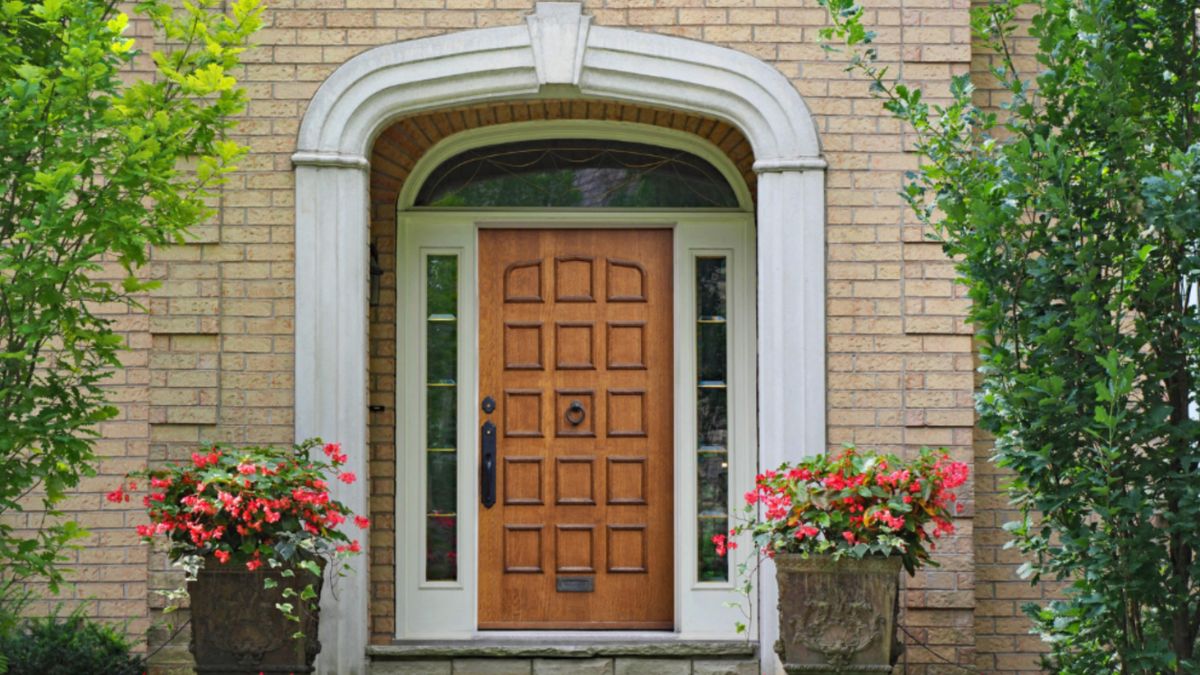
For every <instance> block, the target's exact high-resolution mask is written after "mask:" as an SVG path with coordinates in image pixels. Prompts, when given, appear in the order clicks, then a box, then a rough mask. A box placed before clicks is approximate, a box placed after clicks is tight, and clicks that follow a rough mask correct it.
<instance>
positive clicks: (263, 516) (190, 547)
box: [108, 440, 370, 570]
mask: <svg viewBox="0 0 1200 675" xmlns="http://www.w3.org/2000/svg"><path fill="white" fill-rule="evenodd" d="M317 445H320V442H319V441H315V440H313V441H306V442H305V443H302V444H300V445H298V446H295V447H294V448H291V449H284V450H278V449H274V448H238V449H230V448H223V447H220V446H213V447H212V448H210V449H208V450H207V451H205V452H196V453H193V454H192V458H191V462H185V463H183V464H177V465H171V466H168V467H165V468H162V469H156V470H154V471H149V472H142V473H141V474H138V475H141V476H144V477H145V478H147V479H148V480H149V484H150V488H151V491H150V492H149V493H148V494H147V495H145V496H144V497H143V498H142V503H143V504H144V505H145V506H146V509H147V512H148V514H149V516H150V523H149V524H146V525H138V526H137V533H138V535H140V536H141V537H143V538H144V539H147V540H150V539H151V538H153V537H155V536H165V537H166V538H167V539H168V540H169V541H170V543H171V548H170V555H171V557H172V559H179V558H181V557H183V556H185V555H199V556H211V557H212V558H214V559H215V560H216V561H217V562H218V563H220V564H227V563H229V562H230V561H236V562H237V563H239V564H244V565H245V566H246V568H247V569H250V570H255V569H259V568H260V567H262V566H263V564H264V563H265V562H267V561H269V560H274V561H276V562H277V563H280V564H287V563H290V562H293V561H296V560H304V559H312V558H313V557H315V556H323V557H326V558H332V557H334V556H338V555H352V554H355V553H359V552H360V551H361V550H362V547H361V546H360V544H359V543H358V540H353V541H352V540H351V539H350V538H349V537H348V536H347V535H346V534H345V533H344V532H342V531H341V530H339V529H338V528H339V526H341V525H342V524H343V523H345V522H346V520H347V518H348V517H353V519H354V524H355V525H356V526H357V527H358V528H359V529H365V528H367V527H368V526H369V525H370V521H369V520H368V519H367V518H365V517H363V516H356V515H354V514H352V513H351V511H350V509H349V508H347V507H346V506H345V505H343V504H342V503H340V502H338V501H336V500H334V499H332V498H331V496H330V494H329V483H328V482H327V480H326V478H325V476H328V475H336V476H337V477H338V479H340V480H341V481H343V482H345V483H347V484H349V483H353V482H354V481H355V480H356V476H355V475H354V474H353V473H352V472H349V471H343V470H342V469H341V467H342V465H344V464H345V463H346V461H347V459H348V457H347V455H346V454H345V453H343V452H342V450H341V446H340V445H338V444H337V443H329V444H326V445H324V446H323V453H324V455H325V458H328V459H327V460H326V459H325V458H319V457H318V458H313V457H310V456H309V454H310V453H309V450H310V449H312V448H314V447H316V446H317ZM136 490H137V483H136V482H134V481H132V480H129V481H127V482H126V483H125V484H123V485H121V486H120V487H118V488H117V489H116V490H113V491H112V492H111V493H109V494H108V500H109V501H112V502H127V501H129V499H130V497H129V494H128V493H129V492H131V491H136Z"/></svg>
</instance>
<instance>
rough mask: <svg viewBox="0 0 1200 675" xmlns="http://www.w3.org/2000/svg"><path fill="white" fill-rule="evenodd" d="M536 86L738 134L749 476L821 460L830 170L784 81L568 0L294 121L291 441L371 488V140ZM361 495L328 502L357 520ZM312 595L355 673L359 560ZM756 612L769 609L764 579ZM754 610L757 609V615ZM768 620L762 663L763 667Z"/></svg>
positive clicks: (394, 62) (409, 57)
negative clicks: (754, 465)
mask: <svg viewBox="0 0 1200 675" xmlns="http://www.w3.org/2000/svg"><path fill="white" fill-rule="evenodd" d="M545 85H566V87H563V86H556V87H555V95H556V96H560V95H561V92H562V91H563V90H570V91H574V92H577V95H578V96H579V97H581V98H593V99H612V100H618V101H626V102H631V103H640V104H646V105H651V106H656V107H663V108H673V109H678V110H684V111H690V112H696V113H699V114H703V115H708V116H711V117H716V118H718V119H722V120H725V121H727V122H729V123H730V124H732V125H733V126H735V127H736V128H738V129H739V130H740V131H741V132H742V133H743V134H745V135H746V137H747V139H748V140H749V141H750V144H751V146H752V147H753V149H754V154H755V158H756V161H755V164H754V169H755V171H756V172H758V174H759V177H758V202H757V205H756V221H757V222H756V226H757V250H758V260H757V268H758V331H757V334H758V359H759V363H758V365H759V368H758V370H759V379H758V390H759V396H758V398H759V411H758V436H759V452H758V463H759V465H760V466H772V465H775V464H778V463H780V462H781V461H784V460H787V459H796V458H798V457H801V456H803V455H806V454H814V453H818V452H823V451H824V449H825V447H826V433H825V204H824V185H825V176H824V168H825V161H824V160H823V159H822V158H821V155H820V146H819V144H818V141H817V134H816V129H815V126H814V124H813V120H812V117H811V115H810V113H809V111H808V109H807V108H806V107H805V105H804V102H803V100H802V99H801V97H800V95H799V94H798V93H797V92H796V89H795V88H794V87H793V86H792V83H791V82H790V81H789V80H788V79H787V78H786V77H784V76H783V75H782V74H781V73H780V72H779V71H777V70H775V69H774V68H772V67H771V66H770V65H768V64H766V63H764V62H762V61H760V60H758V59H756V58H754V57H752V56H750V55H748V54H744V53H742V52H738V51H735V50H731V49H726V48H722V47H717V46H715V45H710V44H706V43H702V42H696V41H692V40H685V39H682V38H675V37H668V36H662V35H654V34H650V33H642V32H637V31H632V30H625V29H618V28H609V27H603V26H592V25H591V18H590V17H587V16H584V15H583V14H582V11H581V7H580V5H579V4H577V3H565V2H564V3H558V2H542V3H539V4H538V5H537V8H536V11H535V13H534V14H533V15H531V16H529V17H527V22H526V25H524V26H508V27H498V28H487V29H479V30H470V31H462V32H457V33H450V34H447V35H442V36H438V37H432V38H425V39H421V40H413V41H409V42H402V43H396V44H390V45H385V46H382V47H377V48H375V49H372V50H369V51H367V52H364V53H362V54H360V55H358V56H356V57H354V58H353V59H351V60H349V61H347V62H346V63H345V64H343V65H342V66H340V67H339V68H338V69H337V70H336V71H334V73H333V74H332V75H330V77H329V78H328V79H327V80H326V81H325V83H324V84H322V86H321V88H320V89H319V90H318V91H317V93H316V95H315V96H314V97H313V100H312V101H311V103H310V104H309V106H308V109H307V111H306V113H305V116H304V120H303V122H302V123H301V127H300V133H299V138H298V140H297V151H296V153H295V154H294V155H293V156H292V161H293V163H294V164H295V166H296V172H295V173H296V347H295V349H296V352H295V364H296V382H295V387H296V389H295V394H296V409H295V415H296V436H297V438H304V437H308V436H322V437H324V438H326V439H328V440H337V441H340V442H341V443H342V444H343V445H344V446H345V447H346V448H348V449H349V450H350V451H351V464H352V465H354V466H353V468H354V469H355V470H357V471H358V472H359V473H360V474H362V475H366V474H367V464H368V462H367V460H368V457H367V353H368V352H367V297H368V294H367V286H368V284H367V279H368V274H367V270H368V269H369V267H368V234H369V222H370V221H369V219H368V206H369V204H368V200H369V195H368V185H369V170H370V165H369V162H368V160H367V158H368V157H369V156H370V150H371V147H372V144H373V143H374V140H375V138H376V136H377V135H378V134H379V133H381V132H382V131H383V130H384V129H385V128H386V127H387V126H388V124H389V123H390V122H391V121H392V120H395V119H397V118H399V117H403V116H405V115H410V114H413V113H415V112H419V111H425V110H433V109H438V108H447V107H453V106H462V105H468V104H473V103H480V102H486V101H492V100H504V99H528V98H530V97H535V96H537V95H538V93H539V91H540V90H541V88H542V87H543V86H545ZM368 483H369V481H365V480H364V481H358V482H357V483H356V484H354V485H350V486H346V485H341V484H339V485H338V486H336V489H335V496H336V497H337V498H338V499H341V500H342V501H344V502H345V503H346V504H347V505H349V506H350V507H351V508H353V509H354V510H355V511H356V512H366V511H367V497H368V495H367V489H368ZM350 567H351V573H350V576H348V577H347V578H344V579H341V580H340V581H339V584H338V591H337V594H336V597H335V596H334V594H332V593H326V594H325V595H324V596H323V597H322V602H321V610H322V615H323V618H324V620H323V621H322V622H321V635H320V638H321V643H322V646H323V649H322V652H321V655H320V658H319V662H318V663H319V667H320V669H321V672H323V673H338V674H339V675H365V673H366V669H367V658H366V643H367V638H368V628H367V602H368V597H369V579H368V571H367V562H366V557H365V556H360V557H358V558H357V559H356V560H355V561H354V562H353V563H352V564H351V565H350ZM759 588H760V602H759V606H760V607H762V606H764V605H765V606H766V607H773V606H774V598H775V597H776V589H775V587H774V579H773V574H772V573H771V570H765V571H764V574H763V575H762V576H761V580H760V584H759ZM764 601H765V602H764ZM775 624H776V619H775V614H774V612H771V611H765V612H762V613H761V620H760V628H761V630H760V632H759V640H760V650H759V651H760V654H761V658H762V659H763V666H764V669H770V670H772V671H773V670H775V668H776V664H777V660H776V658H775V656H774V652H773V649H772V645H773V643H774V641H775V637H776V635H777V633H778V627H777V626H776V625H775Z"/></svg>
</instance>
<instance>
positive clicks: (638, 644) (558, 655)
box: [367, 639, 758, 675]
mask: <svg viewBox="0 0 1200 675" xmlns="http://www.w3.org/2000/svg"><path fill="white" fill-rule="evenodd" d="M367 651H368V654H370V656H371V673H372V675H574V674H578V675H755V673H757V672H758V656H757V649H756V647H755V645H754V644H753V643H749V644H748V643H746V642H744V641H709V640H619V641H618V640H570V641H566V640H563V641H558V640H553V641H548V640H527V639H514V640H471V641H462V642H435V643H430V642H422V643H405V642H397V643H394V644H390V645H372V646H370V647H368V650H367Z"/></svg>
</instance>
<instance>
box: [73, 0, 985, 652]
mask: <svg viewBox="0 0 1200 675" xmlns="http://www.w3.org/2000/svg"><path fill="white" fill-rule="evenodd" d="M532 4H533V3H532V0H272V2H271V3H270V5H271V9H270V10H269V12H268V14H267V21H268V27H267V28H266V30H264V31H263V33H262V34H261V35H260V36H259V42H260V46H259V47H258V48H257V49H255V50H253V51H251V52H249V53H248V54H247V61H248V62H249V64H248V65H247V67H246V68H245V72H244V74H243V78H242V79H243V82H244V83H245V84H246V86H247V88H248V89H249V93H250V97H251V103H250V109H249V111H248V114H247V115H246V118H245V120H244V122H243V124H242V126H241V128H240V134H241V138H242V140H244V141H245V142H246V143H248V144H249V146H250V148H251V155H250V156H249V157H248V158H247V159H246V160H245V161H244V162H243V167H242V171H240V172H239V173H238V174H237V175H236V176H235V177H234V179H233V181H232V182H231V184H230V185H229V186H228V187H227V189H226V190H225V191H224V195H223V199H222V208H221V212H220V216H219V218H218V220H217V222H215V223H213V225H211V226H207V227H205V228H201V230H200V232H199V233H198V235H199V236H198V238H197V240H196V241H194V242H192V243H189V244H186V245H184V246H180V247H177V248H174V249H170V250H166V251H156V252H155V255H154V263H153V273H154V274H155V276H157V277H158V278H161V279H162V281H163V287H162V289H160V290H159V291H157V292H155V293H154V295H153V296H152V298H151V300H150V305H151V307H150V309H151V313H150V316H149V317H142V318H137V319H135V318H132V317H131V318H130V321H131V322H133V321H146V322H147V323H145V324H144V325H140V327H139V328H138V329H137V330H138V331H140V332H138V333H137V340H138V341H139V342H138V344H141V345H143V346H142V347H141V350H142V353H144V356H143V357H142V358H143V359H145V361H144V362H143V364H142V365H141V366H140V367H141V370H140V371H138V370H137V367H135V368H133V369H131V370H129V371H127V373H126V375H127V376H134V377H141V378H142V382H141V384H140V386H141V387H142V389H141V391H142V392H143V393H141V394H139V395H140V396H142V397H143V400H142V401H141V402H140V403H135V402H130V403H128V404H126V406H125V409H126V411H127V412H125V413H124V414H125V415H126V416H127V418H123V419H122V421H121V422H119V423H114V425H116V424H123V425H125V426H113V427H110V428H108V429H106V432H107V433H108V434H109V436H110V438H112V439H114V440H111V441H106V446H105V447H106V448H110V449H109V450H106V451H108V452H113V453H114V454H117V453H118V452H119V453H120V456H123V457H129V458H131V463H137V462H139V461H142V460H143V458H145V457H146V456H147V455H149V457H151V458H152V459H154V460H160V459H164V458H167V457H178V456H181V455H182V454H183V453H185V452H186V451H189V450H190V448H191V447H192V446H193V445H194V444H195V443H197V442H199V441H201V440H207V439H220V440H227V441H231V442H238V443H242V442H254V443H268V442H269V443H286V442H291V441H292V440H293V439H292V428H293V419H292V403H293V395H292V387H293V379H292V370H293V335H292V333H293V316H294V307H293V298H294V287H295V285H294V269H293V263H292V261H293V260H294V255H295V252H294V247H293V242H294V231H293V199H294V195H293V180H292V175H291V166H290V161H289V155H290V153H291V152H292V150H293V149H294V147H295V139H296V131H297V127H298V125H299V121H300V118H301V115H302V114H303V112H304V109H305V106H306V104H307V101H308V100H309V99H310V98H311V96H312V95H313V93H314V92H315V91H316V89H317V87H318V86H319V85H320V83H321V82H322V80H323V79H324V78H325V77H327V76H328V75H329V74H330V73H331V72H332V71H333V70H334V69H335V68H336V67H337V66H338V65H340V64H341V63H343V62H345V61H346V60H347V59H348V58H350V57H351V56H353V55H355V54H357V53H359V52H361V51H363V50H365V49H368V48H370V47H372V46H375V45H379V44H384V43H388V42H393V41H396V40H408V39H413V38H417V37H423V36H428V35H434V34H439V33H444V32H447V31H451V30H459V29H465V28H476V27H485V26H495V25H511V24H518V23H520V22H522V21H523V16H524V15H525V14H526V13H528V12H529V11H530V10H531V9H532ZM585 11H587V12H589V13H590V14H592V15H593V16H594V20H595V22H596V23H597V24H600V25H605V26H629V27H633V28H636V29H638V30H647V31H653V32H658V33H667V34H674V35H681V36H685V37H689V38H693V39H697V40H704V41H707V42H712V43H716V44H720V45H723V46H728V47H732V48H734V49H738V50H741V51H744V52H746V53H749V54H752V55H754V56H756V57H759V58H761V59H764V60H766V61H767V62H768V63H771V64H772V65H774V66H775V67H777V68H778V69H779V70H780V71H781V72H783V73H784V74H785V75H786V76H787V77H789V78H791V80H792V81H793V82H794V83H795V86H796V87H797V89H798V90H799V91H800V93H801V94H802V95H803V96H804V97H805V100H806V101H807V103H808V105H809V106H810V108H811V109H812V111H813V113H814V116H815V119H816V123H817V125H818V131H819V133H820V136H821V140H822V144H823V148H824V152H825V155H826V157H827V159H828V160H829V164H830V168H829V171H828V173H827V185H828V189H827V193H826V199H827V203H828V208H827V220H828V229H827V238H828V249H827V264H828V268H827V269H828V272H827V275H828V308H827V309H828V315H827V317H826V322H827V328H828V336H829V337H828V348H829V349H828V383H829V397H828V406H829V415H828V419H829V430H828V431H829V439H830V443H831V444H832V445H838V444H841V443H843V442H854V443H857V444H859V445H861V446H864V447H869V448H880V449H884V450H891V451H899V452H904V451H908V450H911V449H914V448H917V447H920V446H921V445H945V446H947V447H949V448H950V449H951V452H952V453H953V454H954V456H955V457H956V458H958V459H962V460H964V461H969V462H970V461H974V459H975V456H976V451H975V450H974V446H973V443H974V439H973V435H972V425H973V417H972V413H971V393H972V372H971V371H972V354H971V339H970V336H969V332H968V330H967V329H966V327H964V325H963V323H962V320H961V317H962V313H963V307H964V302H965V300H964V298H963V297H962V291H961V288H959V287H958V286H956V285H954V284H953V283H952V281H951V279H952V276H953V273H952V270H951V268H950V266H949V265H948V263H947V262H946V261H945V260H944V258H943V256H942V253H941V251H940V250H939V249H938V247H937V246H936V245H934V244H930V243H928V242H927V241H925V239H924V238H923V235H924V233H923V232H921V231H920V228H919V227H916V226H914V225H913V221H912V219H911V217H910V216H909V215H908V214H907V213H906V209H905V207H904V206H903V204H902V202H901V200H900V198H899V197H898V195H897V190H898V189H899V187H900V185H901V181H902V174H903V172H904V171H905V170H907V169H911V168H913V167H915V165H916V160H915V158H914V157H913V156H912V155H911V154H908V153H906V152H904V148H905V147H906V143H907V142H908V141H909V140H910V139H907V138H906V137H905V135H904V133H903V132H902V130H901V128H900V125H899V124H898V123H896V122H894V121H893V120H891V119H890V117H889V116H888V115H887V114H886V112H884V111H883V110H882V109H881V107H880V104H879V102H878V101H877V100H875V99H873V98H872V97H871V95H870V92H869V91H868V87H867V84H866V82H864V81H863V80H861V79H859V78H855V77H852V76H850V75H848V74H847V73H845V72H844V66H843V64H842V63H841V61H840V59H841V58H842V57H840V56H839V55H836V54H833V55H831V54H829V53H827V52H825V51H823V50H822V49H821V48H820V46H819V45H818V36H817V31H818V29H819V28H820V27H821V26H822V25H824V23H825V14H824V10H822V9H820V8H819V7H816V6H815V3H813V2H812V1H811V0H610V1H608V2H603V1H600V0H589V1H588V2H586V3H585ZM865 20H866V23H868V24H869V25H872V26H875V27H877V29H878V31H879V40H878V46H879V49H880V54H881V58H882V59H883V60H884V61H886V62H888V63H890V64H891V66H892V72H895V73H898V74H900V75H902V76H903V77H905V78H906V79H908V80H909V81H912V82H916V83H918V84H920V85H922V86H924V87H925V88H926V90H927V92H928V93H929V94H930V95H931V97H932V98H934V99H935V100H936V99H937V98H938V97H939V96H944V93H945V91H946V90H947V87H948V82H949V78H950V77H951V76H952V75H954V74H959V73H965V72H967V71H968V69H969V68H970V66H971V61H970V59H971V43H970V36H969V33H968V2H967V0H904V1H903V2H901V0H880V1H878V2H870V3H868V6H867V16H866V19H865ZM464 119H465V118H464ZM397 171H403V166H399V165H397V167H395V168H394V169H393V172H397ZM375 186H376V187H380V188H383V187H385V186H383V184H382V183H378V184H376V185H375ZM387 189H391V190H394V189H395V185H391V186H387ZM380 194H382V192H381V193H380ZM389 208H391V207H390V204H389V203H386V202H385V203H382V204H376V205H375V210H374V212H373V216H374V217H373V228H375V229H374V232H373V234H375V235H377V239H378V241H377V244H378V248H379V252H380V255H381V262H383V264H384V267H385V269H386V270H387V274H386V275H385V286H386V285H388V284H394V274H393V270H394V264H395V261H394V241H391V242H389V241H387V240H386V235H388V234H389V232H388V227H389V226H388V225H387V223H388V222H389V219H390V218H391V214H390V213H389V211H388V209H389ZM382 299H383V301H384V304H383V305H382V306H381V308H377V309H374V310H372V317H371V318H372V325H373V331H374V332H373V333H372V340H371V343H370V349H371V366H372V369H373V372H374V375H373V376H372V380H371V381H372V386H373V388H374V390H375V391H374V393H373V394H372V401H371V402H372V403H374V404H379V405H385V406H388V410H386V411H385V412H384V413H377V414H374V415H372V417H371V425H372V426H371V448H370V452H371V453H372V455H371V456H372V466H371V472H372V475H371V485H372V487H373V488H374V489H375V490H376V498H375V499H373V500H372V505H371V509H372V511H373V513H374V516H375V521H376V524H377V528H376V532H375V533H374V534H373V539H372V544H373V545H374V548H375V553H374V557H373V559H372V570H373V573H374V574H375V575H376V576H375V577H374V586H373V588H374V591H375V593H376V594H377V595H379V596H381V597H383V598H384V600H383V601H382V602H378V603H376V604H375V605H374V606H373V609H372V612H373V621H374V623H375V626H374V627H375V630H376V632H377V639H378V638H379V637H380V636H383V635H386V634H387V632H388V631H390V630H391V626H390V625H389V623H388V621H389V618H390V616H389V613H390V607H389V603H390V600H388V598H391V597H392V596H393V594H394V589H393V588H392V586H391V582H390V573H389V572H388V570H389V569H390V566H391V551H390V546H391V545H392V542H391V538H390V536H389V534H388V527H389V526H390V525H391V523H390V512H391V511H390V509H391V503H392V502H391V500H392V493H393V492H394V475H393V471H394V464H393V463H392V461H391V459H390V458H391V457H392V453H393V450H392V438H393V436H394V432H393V430H392V429H391V419H392V415H393V411H392V410H391V405H392V404H393V400H392V396H391V393H390V392H391V391H394V386H395V383H394V382H391V381H390V377H391V376H390V374H388V372H389V371H388V370H387V366H388V363H389V362H390V359H392V358H394V354H395V350H394V335H392V334H391V333H390V332H389V331H390V330H391V329H390V328H381V327H382V326H384V325H388V326H390V325H392V320H393V318H394V317H393V316H391V311H392V310H391V309H390V308H388V305H389V304H390V303H392V302H394V293H388V292H385V293H384V294H383V298H382ZM814 319H815V320H819V319H816V318H815V317H814ZM132 356H134V355H133V354H131V357H132ZM133 363H134V362H133V361H131V364H133ZM138 372H140V373H142V374H141V375H137V374H136V373H138ZM139 406H140V407H139ZM122 439H124V440H122ZM349 450H350V451H352V452H353V451H355V449H353V448H351V449H349ZM360 451H366V449H361V450H360ZM138 453H140V454H138ZM112 466H115V464H109V465H107V466H106V468H105V471H106V473H108V474H110V475H111V474H113V473H116V471H114V470H113V469H112V468H111V467H112ZM977 467H978V465H977ZM96 489H99V488H98V487H97V488H96ZM97 495H99V492H96V493H94V494H93V497H95V496H97ZM967 507H968V508H967V511H966V512H965V513H964V514H963V517H962V518H961V519H960V522H959V525H960V535H959V536H958V537H957V538H956V539H954V540H952V541H949V542H947V543H946V544H945V545H944V546H943V548H942V549H941V554H942V555H941V557H940V559H941V560H942V562H943V567H941V568H938V569H932V570H928V571H924V572H922V573H920V574H919V575H918V576H917V578H916V579H914V580H911V581H910V582H908V584H907V588H906V591H905V604H906V606H907V608H908V610H907V613H906V617H905V623H906V626H907V627H908V629H909V630H910V631H911V632H912V633H913V634H914V635H916V636H917V637H918V638H920V639H922V640H924V641H927V642H928V643H930V644H931V645H932V646H933V647H932V649H933V650H934V651H930V650H926V649H923V648H918V647H910V649H909V652H908V656H907V661H908V665H909V672H913V673H922V672H942V671H943V670H945V668H946V667H945V666H944V665H939V664H940V663H941V661H940V659H948V660H950V661H953V662H956V663H965V664H970V663H975V662H976V658H977V657H976V654H975V649H976V646H977V645H976V638H975V627H974V621H975V618H974V610H975V605H976V602H977V598H978V597H981V596H979V594H978V591H977V589H976V574H975V558H976V556H977V555H979V552H980V549H979V547H977V546H973V545H972V526H973V518H974V515H975V510H976V505H975V504H974V502H973V500H971V499H968V500H967ZM122 518H123V519H126V520H132V519H133V518H134V516H133V515H129V514H122ZM125 524H126V523H122V526H124V525H125ZM112 536H113V537H114V538H115V539H114V541H118V542H119V541H121V539H120V537H121V536H123V535H122V534H119V533H117V532H114V533H113V535H112ZM114 546H115V547H116V548H121V547H120V546H117V545H116V544H114ZM137 550H138V551H140V550H141V549H137ZM123 555H129V556H133V555H135V554H134V553H132V552H130V551H126V553H124V554H123ZM137 555H142V556H144V555H145V554H144V553H139V554H137ZM131 561H132V559H131ZM151 568H152V569H154V570H159V569H162V567H161V561H159V560H156V561H155V562H154V563H152V565H151ZM140 574H142V575H143V576H144V571H143V572H141V573H140ZM157 578H158V577H157V573H156V579H157ZM97 583H98V582H97ZM90 587H91V585H90V584H89V585H87V586H85V587H84V588H85V589H86V588H90ZM140 611H141V616H144V615H145V610H144V609H142V610H140Z"/></svg>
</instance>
